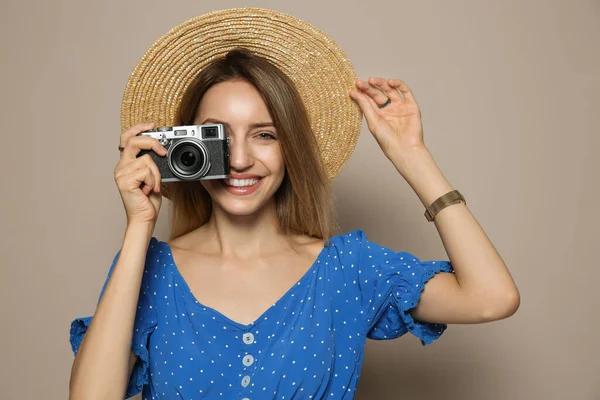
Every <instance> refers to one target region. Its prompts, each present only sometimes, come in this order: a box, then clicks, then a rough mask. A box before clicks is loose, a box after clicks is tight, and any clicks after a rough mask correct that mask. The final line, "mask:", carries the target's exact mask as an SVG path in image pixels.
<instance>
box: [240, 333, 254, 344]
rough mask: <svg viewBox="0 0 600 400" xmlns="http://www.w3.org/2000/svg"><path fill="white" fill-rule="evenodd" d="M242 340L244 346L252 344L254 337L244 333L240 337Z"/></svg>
mask: <svg viewBox="0 0 600 400" xmlns="http://www.w3.org/2000/svg"><path fill="white" fill-rule="evenodd" d="M242 340H243V341H244V343H246V344H252V343H254V335H253V334H251V333H250V332H248V333H244V334H243V335H242Z"/></svg>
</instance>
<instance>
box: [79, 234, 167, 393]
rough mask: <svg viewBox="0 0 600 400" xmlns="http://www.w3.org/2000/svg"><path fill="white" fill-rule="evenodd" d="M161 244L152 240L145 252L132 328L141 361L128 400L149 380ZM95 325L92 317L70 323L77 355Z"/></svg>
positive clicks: (136, 350)
mask: <svg viewBox="0 0 600 400" xmlns="http://www.w3.org/2000/svg"><path fill="white" fill-rule="evenodd" d="M157 243H158V241H157V240H156V239H155V238H154V237H153V238H152V239H151V241H150V245H149V248H148V252H147V253H146V263H145V267H144V275H143V277H142V284H141V287H140V294H139V298H138V307H137V312H136V316H135V322H134V327H133V337H132V343H131V349H132V350H133V352H134V353H135V354H136V355H137V356H138V358H139V359H138V361H137V363H136V365H135V366H134V368H133V371H132V373H131V377H130V379H129V383H128V385H127V391H126V395H125V398H129V397H132V396H134V395H135V394H137V393H139V392H140V391H141V390H142V388H143V386H144V385H145V384H147V383H148V381H149V371H148V366H149V352H148V342H149V339H150V335H151V334H152V332H153V331H154V330H155V329H156V325H157V309H156V306H155V304H154V299H153V297H154V296H152V295H151V293H155V292H156V290H157V288H156V285H157V284H158V282H159V281H158V279H157V278H158V276H157V275H156V273H155V272H156V271H155V269H156V268H157V266H158V265H159V262H158V261H159V260H156V259H155V256H154V254H153V249H154V247H155V246H156V245H157ZM120 254H121V251H119V252H117V255H116V256H115V258H114V259H113V262H112V264H111V266H110V269H109V272H108V276H107V278H106V281H105V282H104V286H103V287H102V290H101V292H100V296H99V298H98V303H100V300H101V299H102V295H103V294H104V291H105V290H106V286H107V285H108V281H109V279H110V277H111V276H112V272H113V270H114V267H115V265H116V263H117V260H118V259H119V255H120ZM91 322H92V317H91V316H90V317H83V318H76V319H75V320H73V322H72V323H71V332H70V342H71V348H72V349H73V353H74V354H77V351H78V350H79V346H80V345H81V342H82V340H83V337H84V335H85V333H86V331H87V329H88V327H89V325H90V323H91Z"/></svg>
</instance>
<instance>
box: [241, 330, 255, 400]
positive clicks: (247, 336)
mask: <svg viewBox="0 0 600 400" xmlns="http://www.w3.org/2000/svg"><path fill="white" fill-rule="evenodd" d="M242 342H243V343H244V344H246V345H251V344H253V343H254V335H253V334H252V333H251V332H246V333H244V334H243V335H242ZM253 363H254V356H252V354H246V355H245V356H244V357H243V358H242V364H243V365H244V367H249V366H251V365H252V364H253ZM250 381H251V378H250V375H245V376H244V377H243V378H242V381H241V382H240V384H241V385H242V387H244V388H246V387H248V385H250ZM242 400H250V399H249V398H247V397H245V398H243V399H242Z"/></svg>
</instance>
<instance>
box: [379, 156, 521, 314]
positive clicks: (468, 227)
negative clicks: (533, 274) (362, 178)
mask: <svg viewBox="0 0 600 400" xmlns="http://www.w3.org/2000/svg"><path fill="white" fill-rule="evenodd" d="M390 159H391V160H392V163H393V164H394V166H395V167H396V169H397V170H398V172H399V173H400V174H401V175H402V176H403V177H404V178H405V179H406V181H407V182H408V184H409V185H410V186H411V187H412V188H413V190H414V191H415V193H416V194H417V196H418V197H419V199H420V200H421V202H422V203H423V206H424V207H426V206H429V205H431V203H432V202H433V201H434V200H436V199H437V198H438V197H440V196H442V195H443V194H445V193H447V192H449V191H452V190H454V189H453V187H452V186H451V185H450V183H448V181H447V180H446V178H445V177H444V176H443V174H442V172H441V171H440V169H439V168H438V166H437V165H436V163H435V161H434V159H433V157H432V155H431V153H430V152H429V150H428V149H427V148H426V147H419V148H417V149H414V151H411V152H405V153H403V154H401V155H400V154H398V155H392V156H391V157H390ZM467 201H468V198H467ZM423 218H425V217H423ZM434 224H435V226H436V228H437V230H438V232H439V235H440V238H441V239H442V242H443V244H444V247H445V249H446V252H447V253H448V257H449V259H450V262H451V263H452V265H453V267H454V270H455V276H456V280H457V282H458V285H459V286H460V290H461V291H464V292H465V293H467V294H468V296H469V297H471V298H473V299H475V300H476V301H477V302H480V303H481V304H482V305H483V306H484V307H485V308H486V310H489V313H494V314H500V315H501V314H503V313H505V310H506V309H507V308H508V309H509V310H510V309H512V308H514V307H515V306H516V304H515V303H517V304H518V301H519V299H518V296H519V295H518V291H517V288H516V286H515V284H514V281H513V279H512V277H511V275H510V273H509V271H508V269H507V267H506V265H505V264H504V261H503V260H502V258H501V257H500V255H499V254H498V252H497V251H496V248H495V247H494V245H493V244H492V243H491V242H490V240H489V238H488V237H487V235H486V233H485V232H484V231H483V229H482V228H481V226H480V225H479V223H478V222H477V220H476V219H475V217H474V216H473V214H471V212H470V211H469V209H468V208H467V207H466V205H465V204H463V203H459V204H454V205H451V206H448V207H446V208H444V209H443V210H441V211H440V212H439V213H438V214H437V215H436V217H435V220H434ZM486 312H487V311H486ZM506 313H507V314H509V313H510V312H509V311H506Z"/></svg>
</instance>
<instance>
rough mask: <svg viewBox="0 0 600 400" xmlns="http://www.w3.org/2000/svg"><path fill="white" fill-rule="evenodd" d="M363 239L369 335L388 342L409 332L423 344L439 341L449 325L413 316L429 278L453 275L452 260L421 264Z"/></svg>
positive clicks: (363, 288)
mask: <svg viewBox="0 0 600 400" xmlns="http://www.w3.org/2000/svg"><path fill="white" fill-rule="evenodd" d="M356 234H357V235H358V236H360V238H359V240H358V243H360V252H359V254H358V255H357V257H358V258H359V261H358V264H359V275H360V278H359V282H360V284H361V297H362V304H363V310H364V314H365V315H366V334H367V337H368V338H370V339H376V340H387V339H394V338H397V337H400V336H402V335H404V334H405V333H407V332H410V333H412V334H413V335H414V336H416V337H418V338H419V339H420V340H421V343H422V344H423V345H427V344H430V343H431V342H433V341H434V340H435V339H438V338H439V337H440V336H441V334H442V333H443V332H444V330H445V329H446V327H447V325H446V324H439V323H427V322H419V321H416V320H414V319H413V318H412V316H411V315H410V311H411V309H413V308H415V307H416V306H417V304H418V302H419V299H420V297H421V292H422V291H423V289H424V288H425V284H426V283H427V281H429V279H431V278H432V277H434V276H435V275H436V274H437V273H440V272H447V273H453V272H454V270H453V268H452V265H451V263H450V262H449V261H421V260H419V259H418V258H417V257H415V256H414V255H412V254H410V253H408V252H404V251H401V252H396V251H394V250H391V249H389V248H386V247H383V246H381V245H379V244H377V243H373V242H370V241H369V240H368V239H367V238H366V235H365V234H364V232H363V231H358V232H357V233H356Z"/></svg>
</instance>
